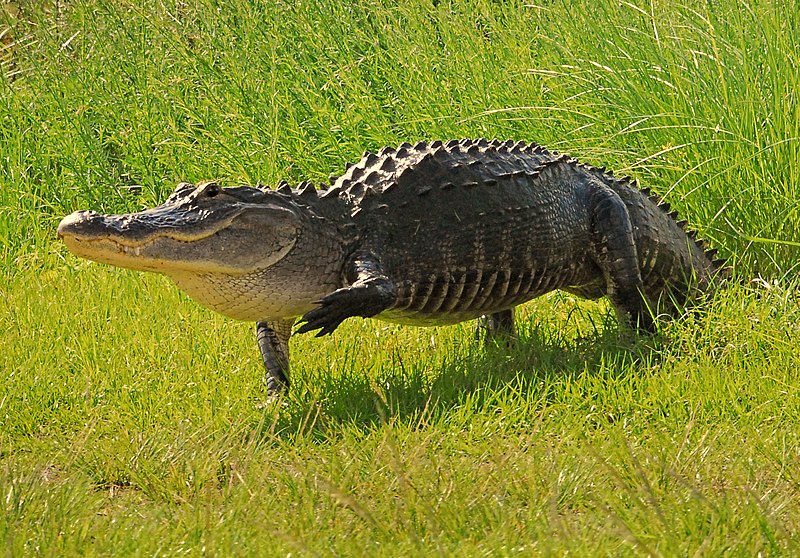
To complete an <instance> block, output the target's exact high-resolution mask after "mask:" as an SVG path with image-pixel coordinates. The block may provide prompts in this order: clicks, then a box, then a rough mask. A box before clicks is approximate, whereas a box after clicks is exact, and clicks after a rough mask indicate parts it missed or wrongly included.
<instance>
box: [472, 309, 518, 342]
mask: <svg viewBox="0 0 800 558" xmlns="http://www.w3.org/2000/svg"><path fill="white" fill-rule="evenodd" d="M516 333H517V328H516V326H515V325H514V309H513V308H509V309H508V310H501V311H500V312H495V313H494V314H489V315H487V316H481V317H480V318H479V319H478V325H477V327H476V328H475V339H477V340H478V341H481V340H483V341H491V340H494V339H497V340H506V341H507V340H509V339H512V338H513V337H514V336H515V335H516Z"/></svg>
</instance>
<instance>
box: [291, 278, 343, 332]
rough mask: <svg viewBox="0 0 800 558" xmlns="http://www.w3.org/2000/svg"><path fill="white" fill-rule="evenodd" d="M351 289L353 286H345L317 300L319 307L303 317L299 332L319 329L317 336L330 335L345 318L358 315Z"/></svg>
mask: <svg viewBox="0 0 800 558" xmlns="http://www.w3.org/2000/svg"><path fill="white" fill-rule="evenodd" d="M351 291H352V289H351V288H349V287H345V288H343V289H339V290H338V291H334V292H332V293H331V294H329V295H328V296H326V297H325V298H323V299H322V300H320V301H317V304H319V307H317V308H314V309H313V310H310V311H308V312H307V313H306V314H305V315H304V316H303V317H302V318H301V325H300V327H299V328H298V329H297V333H308V332H309V331H314V330H315V329H318V330H319V331H318V332H317V334H316V337H322V336H323V335H329V334H331V333H333V332H334V330H335V329H336V328H337V327H339V324H341V323H342V322H343V321H344V320H345V319H347V318H349V317H350V316H356V315H358V314H354V313H353V301H352V296H351Z"/></svg>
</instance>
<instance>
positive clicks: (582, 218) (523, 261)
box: [58, 139, 727, 395]
mask: <svg viewBox="0 0 800 558" xmlns="http://www.w3.org/2000/svg"><path fill="white" fill-rule="evenodd" d="M686 224H687V223H686V221H685V220H681V221H679V220H677V214H676V212H674V211H671V209H670V206H669V204H668V203H666V202H664V201H662V200H660V199H659V198H658V197H657V196H656V195H654V194H651V193H650V192H649V190H647V189H640V188H639V187H638V186H637V184H636V182H635V181H634V180H633V179H631V178H630V177H615V176H614V175H613V173H611V172H609V171H606V169H605V168H602V167H593V166H590V165H587V164H582V163H579V162H578V161H576V160H575V159H572V158H570V157H569V156H567V155H563V154H558V153H556V152H551V151H548V150H547V149H545V148H544V147H542V146H540V145H537V144H535V143H531V144H528V143H525V142H514V141H506V142H500V141H498V140H492V141H489V140H486V139H477V140H471V139H466V140H452V141H448V142H446V143H444V142H442V141H432V142H425V141H422V142H419V143H417V144H416V145H411V144H409V143H403V144H401V145H400V146H399V147H398V148H392V147H384V148H383V149H381V150H380V151H378V152H367V153H365V154H364V156H363V158H362V159H361V160H360V161H359V162H358V163H357V164H348V165H347V168H346V171H345V173H344V174H343V175H341V176H338V177H336V176H332V177H331V185H330V186H329V187H327V188H324V189H322V188H321V189H319V190H318V189H317V188H316V187H314V186H313V185H312V184H311V183H309V182H307V181H304V182H301V183H299V185H297V186H296V187H294V188H293V187H291V186H290V185H289V184H288V183H287V182H285V181H282V182H281V183H280V184H279V185H278V186H277V188H276V189H269V188H265V187H261V186H258V187H249V186H236V187H221V186H220V185H219V184H218V183H217V182H215V181H206V182H201V183H198V184H197V185H196V186H195V185H192V184H189V183H181V184H179V185H178V187H177V189H176V190H175V191H174V193H173V194H172V195H170V196H169V198H168V199H167V200H166V201H165V202H164V204H163V205H160V206H158V207H155V208H152V209H147V210H144V211H141V212H137V213H130V214H123V215H103V214H99V213H97V212H94V211H77V212H75V213H73V214H71V215H69V216H67V217H65V218H64V219H63V220H62V221H61V223H60V224H59V226H58V235H59V236H60V237H61V238H63V240H64V242H65V243H66V245H67V247H68V248H69V249H70V250H71V251H72V252H73V253H75V254H76V255H78V256H81V257H84V258H88V259H90V260H94V261H98V262H103V263H107V264H112V265H115V266H119V267H125V268H131V269H135V270H140V271H151V272H156V273H162V274H165V275H167V276H169V277H170V278H171V279H172V280H173V281H174V282H175V283H176V284H177V285H178V287H179V288H181V289H183V290H184V291H185V292H186V293H187V294H188V295H189V296H190V297H191V298H193V299H194V300H196V301H197V302H199V303H200V304H201V305H203V306H206V307H208V308H210V309H212V310H215V311H217V312H220V313H222V314H224V315H226V316H229V317H231V318H235V319H238V320H249V321H255V322H256V335H257V340H258V346H259V348H260V351H261V355H262V357H263V362H264V366H265V369H266V386H267V390H268V392H269V393H270V394H271V395H274V394H279V393H280V392H282V391H283V390H285V389H287V388H288V385H289V345H288V343H289V337H290V336H291V335H292V330H293V329H295V328H296V329H295V332H296V333H305V332H312V331H316V332H317V336H320V335H326V334H330V333H332V332H333V331H334V330H335V329H336V328H337V327H338V326H339V324H341V323H342V321H343V320H345V319H347V318H349V317H352V316H362V317H365V318H367V317H375V318H378V319H381V320H386V321H390V322H397V323H401V324H412V325H422V326H432V325H440V324H452V323H457V322H461V321H464V320H469V319H474V318H481V319H482V320H483V324H484V325H483V327H484V329H485V331H486V335H487V336H490V337H494V336H505V335H513V334H514V332H515V329H514V318H513V311H514V307H515V306H517V305H519V304H522V303H524V302H527V301H529V300H531V299H533V298H535V297H538V296H540V295H542V294H545V293H547V292H550V291H553V290H555V289H561V290H565V291H567V292H569V293H573V294H576V295H578V296H581V297H584V298H589V299H597V298H600V297H603V296H608V297H609V298H610V300H611V302H612V304H613V306H614V307H615V308H616V309H617V311H618V314H620V316H621V318H622V320H623V321H627V322H629V323H630V325H631V326H632V327H634V328H636V329H639V330H642V331H643V332H654V331H655V330H656V329H657V320H658V316H659V315H661V314H664V315H673V316H677V315H678V314H679V312H680V311H681V309H682V308H684V307H685V305H686V304H687V303H689V302H690V301H692V300H695V299H697V298H698V297H699V296H700V295H701V294H703V293H708V292H713V291H714V290H715V289H716V288H717V287H718V286H719V284H720V283H721V281H722V278H723V276H724V275H725V274H726V273H725V270H727V268H726V267H724V260H722V259H718V258H716V257H715V255H716V251H715V250H706V249H705V246H704V242H703V241H702V240H699V239H698V238H697V235H696V233H695V232H694V231H691V230H689V229H687V227H686ZM298 318H299V320H298Z"/></svg>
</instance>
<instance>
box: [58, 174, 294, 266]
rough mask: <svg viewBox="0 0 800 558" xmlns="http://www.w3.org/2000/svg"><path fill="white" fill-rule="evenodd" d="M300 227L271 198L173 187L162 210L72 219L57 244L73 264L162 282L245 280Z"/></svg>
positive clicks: (285, 206) (281, 252)
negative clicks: (204, 277)
mask: <svg viewBox="0 0 800 558" xmlns="http://www.w3.org/2000/svg"><path fill="white" fill-rule="evenodd" d="M301 226H302V223H301V217H300V215H299V214H298V211H297V208H296V206H293V204H291V203H289V202H287V201H286V200H284V199H282V198H281V197H280V196H276V195H274V193H273V192H268V191H264V190H260V189H257V188H249V187H236V188H221V187H219V186H218V185H217V184H216V183H215V182H205V183H201V184H199V185H198V186H197V187H195V186H194V185H192V184H188V183H182V184H179V185H178V187H177V189H176V190H175V192H174V193H173V194H172V195H171V196H170V197H169V198H168V199H167V200H166V202H164V203H163V204H162V205H160V206H158V207H155V208H153V209H148V210H145V211H140V212H138V213H128V214H122V215H103V214H100V213H97V212H94V211H76V212H75V213H73V214H71V215H68V216H67V217H65V218H64V219H63V220H62V221H61V223H60V224H59V226H58V236H59V237H60V238H62V239H63V240H64V242H65V243H66V245H67V247H68V248H69V249H70V250H71V251H72V252H73V253H74V254H75V255H77V256H80V257H83V258H87V259H90V260H94V261H97V262H102V263H107V264H111V265H115V266H118V267H127V268H130V269H135V270H138V271H154V272H158V273H164V274H166V275H176V274H185V273H217V274H226V275H246V274H249V273H253V272H256V271H259V270H262V269H265V268H268V267H270V266H272V265H274V264H275V263H276V262H278V261H280V260H281V259H282V258H283V257H284V256H285V255H286V254H287V253H288V252H289V251H290V250H291V249H292V248H293V246H294V244H295V242H296V239H297V235H298V232H299V230H300V228H301Z"/></svg>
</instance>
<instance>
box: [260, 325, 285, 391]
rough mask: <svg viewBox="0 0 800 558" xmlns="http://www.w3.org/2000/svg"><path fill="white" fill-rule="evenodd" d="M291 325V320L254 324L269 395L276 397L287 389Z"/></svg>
mask: <svg viewBox="0 0 800 558" xmlns="http://www.w3.org/2000/svg"><path fill="white" fill-rule="evenodd" d="M293 325H294V320H293V319H292V320H277V321H274V322H258V323H256V338H257V339H258V348H259V349H261V357H262V358H263V359H264V368H265V370H266V384H267V393H269V395H277V394H279V393H281V392H282V391H285V390H286V389H287V388H288V387H289V337H290V336H291V335H292V326H293Z"/></svg>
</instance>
